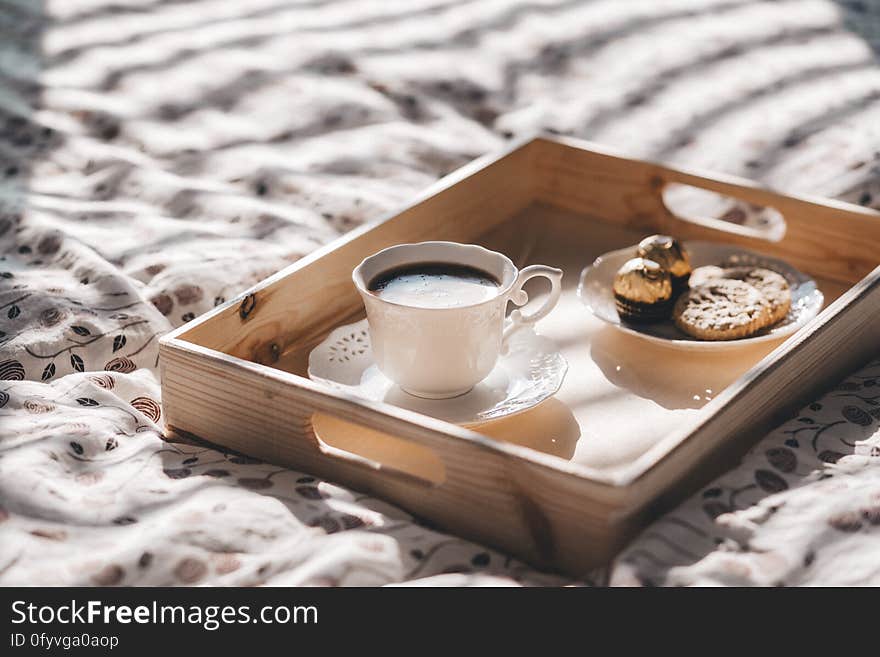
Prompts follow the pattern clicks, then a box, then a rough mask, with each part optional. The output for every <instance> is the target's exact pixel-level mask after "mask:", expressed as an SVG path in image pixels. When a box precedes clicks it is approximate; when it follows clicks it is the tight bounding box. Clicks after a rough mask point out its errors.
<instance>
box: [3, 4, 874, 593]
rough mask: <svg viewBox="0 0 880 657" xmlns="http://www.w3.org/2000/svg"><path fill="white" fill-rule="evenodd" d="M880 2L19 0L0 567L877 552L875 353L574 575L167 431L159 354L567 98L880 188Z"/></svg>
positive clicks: (753, 557) (10, 88)
mask: <svg viewBox="0 0 880 657" xmlns="http://www.w3.org/2000/svg"><path fill="white" fill-rule="evenodd" d="M878 17H880V8H878V7H877V3H868V2H864V3H842V4H841V5H840V6H838V5H837V4H836V3H835V2H832V1H831V0H785V1H781V2H773V3H769V2H756V1H750V0H662V1H660V0H638V1H637V0H629V1H627V2H617V1H611V0H605V1H601V0H595V1H592V2H591V1H581V2H579V1H573V0H546V1H545V0H520V1H516V2H514V1H506V0H505V1H502V0H479V1H474V0H460V1H455V2H454V1H452V0H408V1H407V2H365V1H362V0H358V1H352V0H337V1H335V2H316V1H310V0H289V1H286V2H285V1H283V0H249V1H248V2H235V1H234V0H228V1H221V0H181V1H179V2H173V3H171V2H169V3H160V2H157V1H156V0H129V1H127V2H121V1H120V0H75V1H74V0H51V1H47V2H45V3H41V2H33V1H30V0H0V34H2V38H0V192H2V196H0V276H2V278H0V584H4V585H15V584H26V585H31V584H42V585H54V584H71V585H88V584H121V585H148V584H149V585H173V584H236V585H245V584H248V585H249V584H311V585H322V584H329V585H337V584H341V585H378V584H390V583H403V582H407V583H416V584H427V583H430V584H436V585H447V584H452V585H460V584H562V583H600V584H601V583H609V582H610V583H613V584H646V583H649V584H664V583H667V584H858V583H874V584H880V459H877V458H875V457H876V456H877V455H878V453H880V435H878V426H880V361H875V362H873V363H868V364H866V365H865V366H864V367H863V368H860V369H859V370H858V371H857V372H854V373H853V374H852V375H851V376H850V377H849V378H847V379H846V380H845V381H843V382H841V383H839V384H838V385H837V387H836V388H834V389H833V390H831V391H830V392H828V394H826V395H825V396H823V397H822V398H821V399H819V400H817V401H816V402H815V403H813V404H810V405H809V406H808V407H806V408H805V409H803V410H802V411H801V412H800V413H799V414H798V415H797V417H795V418H793V419H792V420H791V421H789V422H787V423H786V424H785V425H783V426H782V427H780V428H778V429H777V430H775V431H773V432H772V433H771V434H769V435H768V436H766V437H765V438H764V439H763V440H762V441H761V442H760V443H759V444H758V446H757V447H756V448H755V449H754V450H753V451H752V452H751V453H750V454H749V455H748V456H747V457H746V458H745V460H744V461H743V462H742V463H741V464H740V465H738V466H737V467H736V468H734V469H733V470H732V471H731V472H730V473H728V474H727V475H725V476H723V477H721V478H720V479H719V480H718V481H716V482H714V483H713V484H711V485H710V486H708V487H707V488H706V489H705V490H702V491H700V492H698V493H697V494H696V495H695V496H694V497H693V498H692V499H690V500H689V501H687V502H686V503H685V504H684V505H682V507H680V508H679V509H678V510H676V511H674V512H673V513H671V514H669V515H668V516H667V517H665V518H663V519H661V520H660V521H658V522H657V523H656V524H655V525H654V526H652V527H651V528H649V529H648V530H647V531H646V532H644V533H643V534H642V535H641V536H640V537H639V538H638V539H636V540H635V541H634V542H633V543H632V545H631V546H630V547H629V548H628V549H626V550H625V551H624V553H623V554H622V555H621V556H620V557H619V558H618V560H617V561H616V562H615V563H614V564H612V565H611V566H609V567H608V568H605V569H602V570H600V571H598V572H595V573H584V575H583V577H582V578H580V579H578V580H574V581H573V580H570V579H569V578H564V577H560V576H557V575H553V574H547V573H541V572H537V571H535V570H534V569H532V568H530V567H528V566H526V565H524V564H522V563H520V562H518V561H516V560H512V559H510V558H508V557H507V556H505V555H503V554H500V553H499V552H497V551H495V550H491V549H487V548H484V547H481V546H479V545H475V544H473V543H470V542H467V541H464V540H461V539H458V538H455V537H451V536H447V535H444V534H442V533H440V532H439V531H436V530H435V529H432V528H430V527H429V526H428V525H427V524H426V523H425V522H423V521H420V520H419V519H416V518H413V517H411V516H410V515H408V514H407V513H405V512H403V511H401V510H399V509H397V508H394V507H392V506H391V505H389V504H386V503H384V502H382V501H380V500H377V499H374V498H371V497H367V496H364V495H363V494H360V493H358V492H357V491H352V490H347V489H344V488H342V487H340V486H337V485H334V484H333V483H332V482H327V481H319V480H316V479H315V478H313V477H311V476H310V475H309V474H308V473H304V472H295V471H291V470H286V469H282V468H279V467H275V466H272V465H269V464H262V463H256V462H252V461H250V460H248V459H243V458H240V457H236V456H232V455H227V454H224V453H222V452H219V451H215V450H211V449H204V448H196V447H191V446H187V445H175V444H170V443H167V442H165V441H163V439H162V435H161V433H160V432H161V428H162V426H163V418H162V415H161V395H160V389H159V386H158V383H157V377H156V375H157V370H156V362H157V346H156V342H157V337H158V336H159V335H161V334H162V333H163V332H165V331H167V330H169V329H170V328H171V327H174V326H179V325H181V324H182V323H184V322H186V321H187V320H189V319H190V318H192V317H194V316H195V315H198V314H200V313H202V312H205V311H206V310H208V309H209V308H211V307H212V306H214V305H216V304H218V303H221V302H222V301H223V300H224V299H226V298H228V297H230V296H232V295H235V294H237V293H238V292H240V291H242V290H244V289H245V288H247V287H249V286H250V285H252V284H253V283H255V282H257V281H258V280H260V279H261V278H263V277H265V276H266V275H268V274H270V273H272V272H274V271H276V270H277V269H279V268H281V267H282V266H284V265H286V264H288V263H290V262H293V261H294V260H296V259H297V258H299V257H300V256H302V255H303V254H305V253H308V252H309V251H310V250H312V249H314V248H315V247H316V246H318V245H320V244H324V243H326V242H327V241H329V240H331V239H333V238H334V237H336V236H338V235H340V234H342V233H343V232H345V231H347V230H348V229H350V228H351V227H353V226H356V225H358V224H360V223H362V222H363V221H365V220H367V219H370V218H373V217H376V216H377V215H379V214H381V213H383V212H386V211H389V210H391V209H393V208H394V207H395V206H396V205H398V204H400V203H402V202H405V201H406V200H407V199H408V198H410V197H411V196H412V195H414V194H415V193H417V192H418V191H419V190H420V189H421V188H423V187H425V186H426V185H427V184H429V183H430V182H432V181H434V180H436V179H437V178H438V177H441V176H443V175H444V174H446V173H448V172H449V171H451V170H453V169H455V168H456V167H458V166H460V165H462V164H464V163H466V162H467V161H469V160H470V159H472V158H473V157H475V156H477V155H480V154H482V153H485V152H488V151H491V150H493V149H496V148H499V147H501V146H502V145H503V144H504V143H505V141H506V140H507V139H509V138H511V137H512V136H514V135H521V134H525V133H529V132H533V131H536V130H539V129H545V130H555V131H558V132H561V133H566V134H574V135H577V136H583V137H587V138H589V139H591V140H594V141H599V142H605V143H609V144H612V145H615V146H617V147H619V148H622V149H624V150H626V151H628V152H630V153H632V154H634V155H637V156H645V157H654V158H668V159H670V160H671V161H674V162H677V163H682V164H689V165H699V166H703V167H707V168H710V169H716V170H720V171H727V172H731V173H738V174H742V175H746V176H749V177H752V178H755V179H758V180H760V181H762V182H763V183H766V184H768V185H772V186H776V187H779V188H781V189H784V190H786V191H800V192H808V193H811V194H824V195H827V196H833V197H838V198H843V199H845V200H849V201H854V202H858V203H863V204H866V205H872V204H873V205H874V206H877V207H880V184H878V165H880V152H878V149H880V138H878V137H880V135H878V133H880V120H878V119H880V102H878V99H880V67H878V64H877V60H876V58H875V53H874V52H873V50H872V39H874V41H873V45H874V46H876V45H877V42H878V41H880V39H877V36H878V33H880V30H878V26H880V18H878ZM878 356H880V354H878ZM828 383H829V386H833V385H834V384H835V383H837V382H832V381H829V382H828ZM584 549H589V546H584Z"/></svg>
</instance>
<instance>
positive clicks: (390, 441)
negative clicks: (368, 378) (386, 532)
mask: <svg viewBox="0 0 880 657" xmlns="http://www.w3.org/2000/svg"><path fill="white" fill-rule="evenodd" d="M312 431H313V433H314V435H315V440H316V441H317V443H318V449H320V450H321V453H322V454H324V455H325V456H328V457H332V458H336V459H340V460H343V461H346V462H348V463H351V464H355V465H358V466H362V467H364V468H367V469H369V470H374V471H376V472H381V473H382V474H388V475H391V476H394V477H396V478H400V479H405V480H407V481H409V482H414V483H419V484H423V485H425V486H429V487H432V488H433V487H436V486H439V485H441V484H442V483H444V482H445V481H446V466H445V465H444V464H443V461H442V459H441V458H440V457H439V456H438V455H437V453H436V452H434V450H432V449H430V448H429V447H425V446H424V445H418V444H416V443H412V442H409V441H407V440H404V439H402V438H398V437H396V436H392V435H390V434H387V433H384V432H381V431H377V430H376V429H371V428H368V427H366V426H363V425H360V424H356V423H353V422H349V421H347V420H341V419H339V418H337V417H334V416H332V415H327V414H324V413H314V414H313V415H312Z"/></svg>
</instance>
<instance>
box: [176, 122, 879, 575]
mask: <svg viewBox="0 0 880 657" xmlns="http://www.w3.org/2000/svg"><path fill="white" fill-rule="evenodd" d="M669 182H682V183H686V184H692V185H693V184H695V185H699V186H701V187H704V188H707V189H711V190H715V191H718V192H722V193H725V194H730V195H733V196H736V197H738V198H741V199H743V200H746V201H748V202H752V203H758V204H763V205H772V206H774V207H776V208H777V209H779V210H780V211H781V212H782V213H783V214H784V215H785V218H786V222H787V231H786V234H785V235H784V237H783V238H782V239H781V241H779V242H772V243H771V242H768V241H766V240H763V239H760V238H758V237H757V236H755V235H753V234H749V233H748V231H745V232H744V231H743V230H740V229H739V228H736V227H734V228H731V227H729V226H721V227H719V226H717V225H716V223H717V222H715V223H713V222H708V223H703V224H699V223H694V222H693V221H689V220H684V219H680V218H678V217H675V216H673V215H672V214H671V213H670V212H669V211H668V210H667V209H666V207H665V206H664V204H663V201H662V196H661V194H660V192H661V190H662V187H663V185H664V184H667V183H669ZM532 201H541V202H544V203H550V204H555V205H557V206H560V207H562V208H565V209H567V210H568V211H572V212H575V213H577V215H578V219H577V226H576V228H575V230H577V231H578V232H581V231H583V235H581V237H582V238H586V239H589V235H590V230H591V226H594V227H599V226H609V225H620V226H621V227H625V228H630V229H633V230H635V231H640V232H672V233H673V234H676V235H679V236H682V237H685V238H690V239H710V240H716V241H719V240H722V241H726V242H734V243H737V244H742V245H743V246H745V247H748V248H753V249H757V250H760V251H762V252H764V253H767V254H770V255H774V256H777V257H781V258H785V259H786V260H789V261H790V262H792V263H793V264H795V265H796V266H798V267H800V268H802V269H804V270H805V271H807V272H809V273H812V274H814V275H816V276H821V277H825V278H828V279H831V280H834V281H839V282H842V283H846V284H848V285H852V284H853V283H856V282H857V281H858V280H859V279H860V278H863V280H862V281H861V282H858V283H856V284H855V285H854V286H853V287H852V289H851V290H850V291H849V292H846V293H845V294H843V296H841V297H840V298H839V299H838V300H837V301H835V302H834V303H833V304H832V305H831V306H830V307H829V308H828V309H826V310H825V311H824V312H823V313H822V314H821V315H820V317H819V318H817V319H816V320H814V321H813V322H812V323H811V324H810V325H809V326H808V327H805V329H803V330H802V331H800V332H799V333H797V334H796V335H795V336H792V337H791V338H789V339H788V340H786V341H785V342H783V343H782V344H781V345H780V346H779V347H778V348H776V349H775V350H774V351H773V352H771V353H770V354H769V355H767V356H766V357H765V358H764V359H763V360H762V361H761V362H760V363H758V364H757V365H755V366H754V367H752V368H751V369H750V370H749V371H747V372H746V373H745V374H744V375H742V376H741V377H739V378H738V379H737V380H736V381H734V382H733V383H732V384H730V385H729V386H728V387H727V389H726V390H725V391H724V392H723V393H721V394H719V395H718V396H716V397H715V399H713V400H712V401H711V402H709V403H708V404H706V405H705V406H703V407H702V408H701V409H700V410H699V411H698V412H697V413H696V414H695V415H694V416H693V420H692V421H689V422H687V423H683V424H682V426H681V427H680V428H679V429H678V430H676V431H673V432H671V433H670V434H669V435H667V436H665V437H663V438H662V439H661V440H658V441H657V442H656V444H654V445H653V446H652V447H651V449H649V450H648V451H646V452H645V453H643V454H641V455H640V456H639V458H637V459H635V460H634V461H633V462H631V463H629V464H628V465H627V466H626V467H625V468H622V469H618V470H615V471H613V472H610V471H603V470H601V469H599V468H591V467H587V466H584V465H583V464H579V463H573V462H570V461H568V460H567V459H566V458H563V457H561V456H559V455H553V454H547V453H542V452H540V451H536V450H535V449H531V448H529V447H525V446H523V444H514V443H512V442H507V441H505V440H503V436H494V437H489V436H486V435H482V434H480V433H477V432H475V431H470V430H467V429H463V428H460V427H456V426H452V425H449V424H446V423H443V422H440V421H438V420H434V419H431V418H427V417H425V416H421V415H418V414H415V413H411V412H407V411H404V410H401V409H398V408H395V407H392V406H389V405H387V404H383V403H372V402H366V401H363V400H360V399H357V398H353V397H350V396H347V395H345V394H343V393H340V392H338V391H333V390H331V389H329V388H328V387H326V386H323V385H320V384H317V383H315V382H312V381H310V380H308V379H307V378H304V377H303V376H300V375H297V374H294V373H292V372H288V371H283V370H281V369H278V368H277V367H271V366H267V365H266V364H267V363H280V362H283V361H284V358H285V355H286V354H289V353H292V352H293V351H296V350H297V349H299V350H300V351H303V350H307V348H308V347H309V346H310V345H311V344H313V343H314V341H315V340H316V339H318V338H319V337H320V336H322V335H323V334H324V333H326V331H328V330H329V329H330V328H332V327H333V326H335V325H338V324H341V323H344V321H345V320H347V319H348V318H349V317H351V316H353V315H354V314H356V313H359V312H362V309H361V306H360V302H359V300H358V299H357V296H356V294H355V292H354V289H353V287H352V285H351V283H350V278H349V277H350V272H351V269H352V268H353V267H354V265H356V264H357V262H359V261H360V259H362V258H363V257H365V256H366V255H369V254H370V253H373V252H374V251H376V250H378V249H380V248H383V247H384V246H388V245H390V244H395V243H400V242H407V241H420V240H425V239H452V240H459V241H477V240H479V239H481V237H480V236H482V235H484V234H486V233H487V232H488V231H490V230H491V229H493V228H494V229H495V230H494V231H493V234H495V235H496V238H497V239H499V240H500V241H501V242H502V243H503V244H504V247H505V251H507V252H508V253H510V254H511V256H515V252H516V251H517V250H518V249H520V250H523V253H527V252H528V248H526V247H527V245H525V244H524V243H523V240H524V239H525V237H523V235H524V233H523V232H521V231H514V230H513V229H512V227H513V226H514V224H513V223H509V224H508V223H505V222H506V221H507V220H508V219H510V218H512V217H515V216H516V215H517V213H519V212H520V211H521V210H522V209H523V208H524V207H525V206H526V205H527V204H529V203H530V202H532ZM508 226H511V230H510V231H507V230H506V228H507V227H508ZM539 228H540V226H537V227H536V228H535V230H538V229H539ZM719 228H724V229H725V230H724V231H721V230H719ZM878 253H880V217H878V213H875V212H871V211H867V210H863V209H861V208H854V207H850V206H847V205H845V204H840V203H825V202H819V201H815V200H810V199H799V198H794V197H789V196H785V195H781V194H778V193H776V192H773V191H770V190H764V189H761V188H759V187H757V186H755V185H753V184H751V183H749V182H748V181H741V180H734V179H731V178H724V177H714V176H711V175H709V174H704V173H692V172H684V171H679V170H676V169H673V168H670V167H667V166H664V165H659V164H651V163H645V162H639V161H635V160H631V159H628V158H624V157H621V156H618V155H614V154H610V153H605V152H602V151H600V150H599V149H598V148H595V147H592V146H587V145H584V144H579V143H576V142H572V141H570V140H565V141H557V140H550V139H546V138H538V139H535V140H530V141H527V142H525V143H523V144H521V145H518V146H517V147H514V148H513V149H512V150H511V151H509V152H507V153H505V154H502V155H501V156H500V157H495V158H486V159H484V160H483V161H482V162H479V163H476V164H475V165H472V166H471V167H469V168H468V169H467V170H466V171H463V172H460V173H458V174H453V177H452V180H451V181H450V180H446V181H441V184H439V185H438V186H437V187H436V188H434V189H432V190H431V191H429V193H427V194H426V195H425V197H423V198H422V199H421V200H419V201H418V202H417V203H415V204H413V205H411V206H409V207H407V208H405V209H404V210H402V211H401V212H399V213H397V214H395V215H393V216H391V217H390V218H388V219H387V220H385V221H382V222H379V223H378V224H376V225H374V226H372V227H369V228H366V229H363V230H360V231H357V232H356V233H355V234H353V235H350V236H347V237H345V238H343V239H342V240H340V241H339V242H338V243H336V244H334V245H330V247H328V248H326V249H324V250H322V252H321V253H319V254H317V255H315V256H313V257H310V258H308V259H305V260H304V261H301V262H299V263H296V264H294V265H292V266H291V267H289V268H287V269H285V270H284V271H282V272H279V274H277V275H275V276H273V277H271V278H270V279H268V280H267V281H264V282H263V283H262V284H260V285H258V286H257V287H256V288H254V289H253V290H251V291H249V292H247V293H245V294H244V295H242V296H241V297H239V298H238V299H236V300H234V301H232V302H230V303H228V304H226V305H225V306H223V307H221V308H219V309H217V310H215V311H214V312H212V313H209V314H208V315H207V316H205V317H204V318H201V319H200V320H197V321H196V322H195V323H193V324H191V325H188V326H186V327H183V328H182V329H180V330H178V331H176V332H174V333H172V334H169V335H168V336H166V337H165V338H163V339H162V341H161V344H160V350H161V372H162V374H161V376H162V386H163V405H164V411H165V418H166V422H167V423H168V425H169V427H170V428H171V429H173V430H174V431H177V432H179V433H182V434H184V435H186V434H192V435H195V436H198V437H200V438H202V439H204V440H207V441H209V442H213V443H216V444H219V445H223V446H225V447H228V448H231V449H234V450H237V451H240V452H244V453H247V454H250V455H253V456H256V457H258V458H262V459H265V460H268V461H272V462H276V463H279V464H282V465H289V466H294V467H297V468H302V469H304V470H307V471H309V472H312V473H314V474H316V475H318V476H321V477H325V478H328V479H332V480H336V481H340V482H342V483H344V484H346V485H349V486H353V487H355V488H359V489H361V490H364V491H367V492H369V493H371V494H374V495H377V496H380V497H383V498H385V499H388V500H390V501H392V502H395V503H397V504H400V505H401V506H403V507H405V508H407V509H409V510H410V511H412V512H414V513H417V514H420V515H422V516H424V517H427V518H431V519H432V520H433V521H434V522H436V523H437V524H438V525H439V526H442V527H444V528H446V529H448V530H450V531H453V532H457V533H460V534H462V535H464V536H468V537H470V538H473V539H475V540H479V541H482V542H485V543H488V544H491V545H495V546H497V547H499V548H501V549H504V550H506V551H508V552H511V553H513V554H516V555H518V556H520V557H522V558H525V559H527V560H528V561H530V562H532V563H534V564H536V565H539V566H543V567H552V568H558V569H561V570H563V571H566V572H569V573H572V574H575V575H577V574H582V573H584V572H586V570H588V569H589V568H591V567H592V566H594V565H596V564H598V563H601V562H603V561H605V560H607V559H608V558H609V557H610V556H611V555H612V554H613V552H614V550H616V549H617V548H618V547H620V545H621V544H622V543H623V542H624V541H626V540H627V538H628V537H629V536H631V535H632V533H633V532H634V531H637V530H638V528H639V527H641V526H642V525H643V523H644V522H645V521H646V520H647V519H648V518H650V517H651V516H652V515H654V514H655V513H657V512H658V510H660V509H662V508H666V507H668V506H669V505H670V504H672V503H674V502H675V501H676V500H678V499H680V498H681V497H682V496H683V495H685V494H687V493H688V492H689V491H691V490H693V487H694V486H697V485H699V484H700V483H702V482H704V481H706V480H707V479H708V478H709V477H711V476H712V474H714V473H715V472H716V471H717V470H718V469H720V468H723V467H725V466H729V465H730V464H731V463H732V462H733V459H735V458H737V457H738V456H739V455H741V454H742V453H743V451H744V450H746V449H747V448H748V447H749V446H750V445H751V444H752V442H753V441H754V440H756V439H757V438H758V437H760V436H761V435H762V432H763V429H765V428H767V427H769V426H771V425H772V424H773V423H775V422H777V421H778V420H779V419H780V417H781V415H782V414H784V413H786V412H788V411H790V410H791V409H792V408H793V407H794V406H795V405H797V404H798V403H799V402H801V401H802V400H803V399H805V398H806V397H809V396H813V395H815V394H816V392H817V390H819V389H821V388H822V387H823V386H824V385H825V384H826V383H827V382H829V381H833V380H834V379H835V378H836V377H838V376H839V375H841V374H842V373H843V372H845V371H847V370H848V369H851V368H852V367H853V366H854V365H855V364H857V363H858V362H861V361H864V360H866V359H867V358H868V357H870V356H871V355H874V354H876V352H877V337H878V334H880V331H878V325H877V319H876V318H877V317H878V316H880V268H878V269H874V268H875V267H876V266H877V261H878ZM523 257H526V256H523ZM315 414H321V415H324V416H330V420H331V421H330V425H329V426H331V433H332V422H333V421H340V420H341V421H344V422H347V423H349V424H350V425H354V426H355V427H363V428H364V429H365V430H366V432H365V433H364V435H366V436H369V435H370V433H369V432H379V434H384V435H387V436H390V437H392V440H391V441H385V443H384V444H382V441H380V440H379V439H378V438H377V439H376V441H374V442H373V443H371V444H368V445H365V444H364V442H363V440H366V439H365V438H362V439H361V442H360V443H358V442H357V440H355V441H354V442H352V441H351V440H349V442H346V441H345V440H341V439H340V440H336V439H333V438H332V437H330V438H327V439H326V440H321V439H319V437H318V436H317V435H316V432H315V429H314V426H313V422H314V421H315ZM578 421H583V418H578ZM324 426H325V427H326V426H328V425H327V424H326V422H325V423H324ZM336 431H340V429H339V427H338V426H337V429H336ZM347 432H348V433H349V434H350V435H352V432H354V433H356V432H357V429H356V428H355V429H351V428H350V427H349V429H347ZM340 435H341V434H340ZM395 441H396V442H395ZM525 444H529V443H525ZM355 452H357V453H355ZM383 454H389V455H390V454H396V455H397V456H396V457H395V458H390V459H389V460H388V461H387V462H386V461H385V459H384V458H383ZM420 455H421V456H420Z"/></svg>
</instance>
